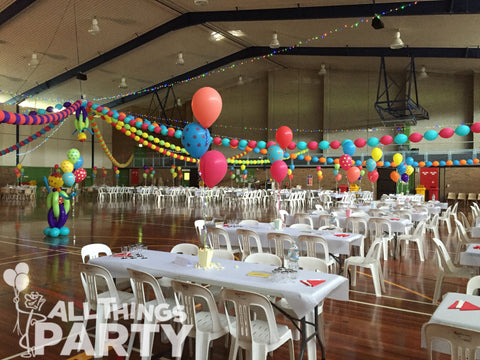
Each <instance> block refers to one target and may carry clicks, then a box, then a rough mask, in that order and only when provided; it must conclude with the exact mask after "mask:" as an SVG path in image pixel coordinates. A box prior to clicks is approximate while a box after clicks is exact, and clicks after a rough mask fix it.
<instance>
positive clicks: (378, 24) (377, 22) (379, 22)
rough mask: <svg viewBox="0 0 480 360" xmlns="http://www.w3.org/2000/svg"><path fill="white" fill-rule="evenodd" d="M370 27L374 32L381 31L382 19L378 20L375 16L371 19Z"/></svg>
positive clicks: (382, 26) (378, 17)
mask: <svg viewBox="0 0 480 360" xmlns="http://www.w3.org/2000/svg"><path fill="white" fill-rule="evenodd" d="M372 27H373V28H374V29H375V30H380V29H383V28H384V27H385V25H384V24H383V21H382V19H380V15H377V14H375V16H374V17H373V18H372Z"/></svg>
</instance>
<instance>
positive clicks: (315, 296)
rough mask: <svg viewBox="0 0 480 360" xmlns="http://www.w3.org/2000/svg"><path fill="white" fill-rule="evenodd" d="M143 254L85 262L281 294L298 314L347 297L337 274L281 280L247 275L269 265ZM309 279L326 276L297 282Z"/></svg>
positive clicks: (118, 271)
mask: <svg viewBox="0 0 480 360" xmlns="http://www.w3.org/2000/svg"><path fill="white" fill-rule="evenodd" d="M144 254H145V256H147V257H148V258H147V259H140V258H137V259H122V258H121V257H115V256H103V257H100V258H95V259H91V260H90V261H89V263H90V264H96V265H101V266H103V267H105V268H107V269H108V270H109V271H110V272H111V273H112V276H113V277H117V278H125V277H129V274H128V271H127V268H132V269H138V270H141V271H145V272H148V273H150V274H152V275H153V276H167V277H169V278H172V279H178V280H183V281H195V282H199V283H202V284H211V285H217V286H223V287H230V288H234V289H242V290H247V291H254V292H259V293H262V294H265V295H272V296H279V297H283V298H285V299H286V300H287V301H288V303H289V304H290V306H291V307H292V310H293V311H294V312H295V313H296V314H297V316H298V317H299V318H302V317H304V316H305V315H306V314H307V313H308V312H309V311H311V310H312V309H313V308H314V307H315V306H316V305H318V304H319V303H321V302H322V301H323V300H324V299H325V298H330V299H336V300H345V301H347V300H348V291H349V290H348V289H349V287H348V279H347V278H345V277H343V276H339V275H334V274H326V273H319V272H313V271H305V270H300V271H299V272H298V278H297V280H290V281H285V282H283V281H274V280H273V279H272V278H265V277H256V276H248V275H247V274H248V273H250V272H252V271H256V272H259V271H260V272H271V271H272V270H273V268H274V267H273V266H268V265H262V264H251V263H245V262H242V261H231V260H224V259H221V260H219V259H218V260H217V259H215V260H214V262H219V263H220V264H221V266H223V269H219V270H216V269H209V270H203V269H199V268H196V267H195V266H194V265H195V264H196V263H197V262H198V256H189V255H180V254H172V253H167V252H162V251H153V250H145V251H144ZM177 257H179V258H182V259H184V260H186V262H187V261H188V265H181V264H177V263H176V262H175V259H176V258H177ZM313 279H321V280H326V282H325V283H323V284H321V285H319V286H316V287H308V286H305V285H304V284H302V283H301V282H300V280H313Z"/></svg>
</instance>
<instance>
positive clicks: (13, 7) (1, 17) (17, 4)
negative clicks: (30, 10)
mask: <svg viewBox="0 0 480 360" xmlns="http://www.w3.org/2000/svg"><path fill="white" fill-rule="evenodd" d="M35 1H36V0H17V1H14V2H13V3H11V4H10V5H9V6H8V7H7V8H6V9H5V10H3V11H2V12H1V13H0V26H1V25H3V24H5V23H6V22H7V21H8V20H10V19H11V18H13V17H15V16H17V15H18V14H19V13H21V12H22V11H23V10H25V9H26V8H27V7H29V6H30V5H32V4H33V3H34V2H35Z"/></svg>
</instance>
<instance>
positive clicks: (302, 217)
mask: <svg viewBox="0 0 480 360" xmlns="http://www.w3.org/2000/svg"><path fill="white" fill-rule="evenodd" d="M293 218H294V223H295V224H308V225H310V226H311V228H312V229H313V220H312V218H311V217H310V215H308V214H306V213H296V214H295V215H293Z"/></svg>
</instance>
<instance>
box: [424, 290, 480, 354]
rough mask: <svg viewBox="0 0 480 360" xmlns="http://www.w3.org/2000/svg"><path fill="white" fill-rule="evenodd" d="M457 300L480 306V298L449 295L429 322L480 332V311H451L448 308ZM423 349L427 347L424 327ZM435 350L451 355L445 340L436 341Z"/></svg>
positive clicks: (479, 351) (459, 294)
mask: <svg viewBox="0 0 480 360" xmlns="http://www.w3.org/2000/svg"><path fill="white" fill-rule="evenodd" d="M457 300H465V301H468V302H470V303H472V304H474V305H477V306H480V296H476V295H467V294H461V293H447V294H446V295H445V297H444V298H443V300H442V302H441V303H440V305H439V306H438V308H437V310H435V312H434V313H433V315H432V317H431V318H430V320H429V321H428V322H429V323H436V324H444V325H449V326H456V327H459V328H464V329H471V330H475V331H480V310H471V311H460V310H458V309H449V308H448V307H449V306H450V305H452V304H453V303H454V302H455V301H457ZM424 326H425V325H424ZM422 347H423V348H425V347H426V342H425V331H424V329H423V327H422ZM433 349H434V350H435V351H439V352H442V353H445V354H449V353H450V346H449V344H448V343H447V342H446V341H443V340H435V341H434V342H433ZM479 358H480V350H477V352H476V359H479Z"/></svg>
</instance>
